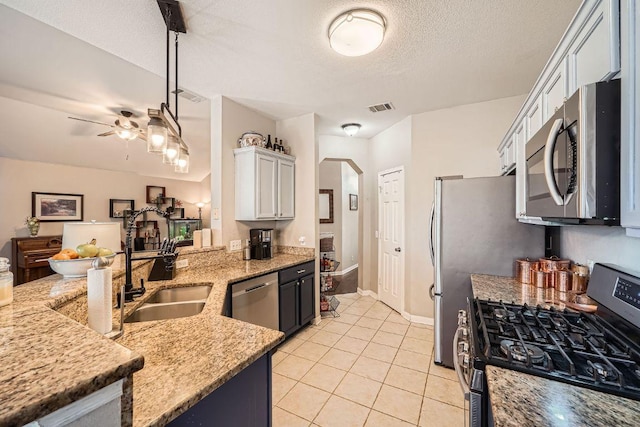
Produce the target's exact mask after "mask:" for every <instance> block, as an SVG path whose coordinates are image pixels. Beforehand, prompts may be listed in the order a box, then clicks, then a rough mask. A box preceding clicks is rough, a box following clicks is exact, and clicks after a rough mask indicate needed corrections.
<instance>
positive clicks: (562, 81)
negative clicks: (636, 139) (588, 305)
mask: <svg viewBox="0 0 640 427" xmlns="http://www.w3.org/2000/svg"><path fill="white" fill-rule="evenodd" d="M624 1H629V2H630V3H633V1H632V0H624ZM634 25H635V24H634ZM634 28H635V27H634ZM635 49H636V50H635V51H634V52H637V50H638V49H637V47H636V48H635ZM633 58H634V59H635V53H634V56H633ZM619 71H620V7H619V0H585V1H583V2H582V4H581V5H580V8H579V9H578V11H577V13H576V15H575V16H574V18H573V21H571V23H570V24H569V28H567V30H566V31H565V33H564V35H563V37H562V39H561V40H560V42H559V43H558V46H557V47H556V49H555V50H554V51H553V53H552V55H551V58H549V61H548V62H547V64H546V66H545V67H544V69H543V70H542V73H541V74H540V76H539V77H538V80H536V83H535V84H534V86H533V88H532V89H531V92H529V96H528V97H527V99H526V100H525V102H524V105H523V106H522V108H521V109H520V111H519V112H518V115H517V116H516V118H515V120H514V121H513V124H512V125H511V127H510V128H509V130H508V132H507V134H506V135H505V137H504V139H503V140H502V143H501V144H500V146H499V147H498V154H499V155H500V160H501V163H500V166H501V173H503V174H504V173H508V172H510V171H511V170H510V169H508V167H506V166H507V165H508V164H510V163H511V161H510V160H507V159H508V157H509V155H510V153H511V152H512V153H513V154H514V155H515V162H514V163H515V169H516V209H515V215H516V218H519V219H521V220H523V221H527V222H536V223H544V222H542V221H541V220H540V218H536V217H529V216H527V213H526V194H527V191H526V190H527V189H526V171H525V168H526V159H525V152H526V143H527V141H528V140H529V139H530V138H531V137H532V136H533V135H535V133H536V132H537V131H538V130H540V128H541V127H542V126H543V125H544V123H545V122H546V121H547V120H548V119H549V118H550V117H551V116H552V115H553V114H554V113H555V111H556V109H557V108H560V107H561V106H562V103H563V102H564V100H565V99H566V98H568V97H569V96H571V95H572V94H573V93H574V92H575V91H576V90H577V88H578V87H580V86H582V85H585V84H589V83H595V82H597V81H602V80H608V79H610V78H612V77H613V76H615V75H616V74H618V72H619ZM623 84H624V83H623ZM623 92H624V88H623ZM634 93H636V92H634ZM636 122H638V116H636ZM636 147H637V146H636ZM509 149H511V150H512V151H511V152H510V151H508V150H509ZM636 152H640V148H638V150H637V151H636ZM622 155H623V158H624V152H623V154H622ZM635 159H636V160H635V161H636V163H635V164H634V166H633V165H632V166H629V167H635V168H636V170H637V168H638V165H639V164H640V157H638V155H636V157H635ZM511 168H513V166H511ZM636 183H637V185H638V186H637V188H638V190H637V194H636V196H635V197H636V205H635V206H638V207H637V208H635V209H636V212H640V199H639V197H640V182H639V181H636ZM634 188H636V187H634ZM637 215H640V213H638V214H637ZM636 218H637V219H636V223H637V224H640V218H638V217H636ZM639 227H640V225H639Z"/></svg>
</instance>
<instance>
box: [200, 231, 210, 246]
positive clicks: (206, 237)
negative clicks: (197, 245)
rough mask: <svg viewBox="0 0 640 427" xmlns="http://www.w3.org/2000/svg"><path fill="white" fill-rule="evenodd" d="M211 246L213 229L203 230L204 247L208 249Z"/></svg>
mask: <svg viewBox="0 0 640 427" xmlns="http://www.w3.org/2000/svg"><path fill="white" fill-rule="evenodd" d="M210 246H211V229H210V228H203V229H202V247H203V248H208V247H210Z"/></svg>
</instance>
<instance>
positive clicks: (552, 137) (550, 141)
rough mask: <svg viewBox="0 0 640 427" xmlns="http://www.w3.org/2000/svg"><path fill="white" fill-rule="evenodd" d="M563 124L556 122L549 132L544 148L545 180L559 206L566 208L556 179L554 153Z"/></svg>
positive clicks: (559, 120)
mask: <svg viewBox="0 0 640 427" xmlns="http://www.w3.org/2000/svg"><path fill="white" fill-rule="evenodd" d="M563 123H564V119H556V121H555V122H553V125H552V126H551V131H549V136H548V137H547V143H546V144H545V147H544V178H545V180H546V181H547V187H549V194H550V195H551V198H553V201H554V202H555V204H556V205H558V206H564V200H563V197H562V194H560V190H559V189H558V184H557V182H556V177H555V175H554V173H553V152H554V150H555V149H556V143H557V141H558V133H559V132H560V129H561V128H562V125H563Z"/></svg>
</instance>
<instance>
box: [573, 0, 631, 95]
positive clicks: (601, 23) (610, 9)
mask: <svg viewBox="0 0 640 427" xmlns="http://www.w3.org/2000/svg"><path fill="white" fill-rule="evenodd" d="M619 22H620V10H619V0H602V1H600V2H599V4H598V6H597V7H596V8H595V9H594V10H593V12H592V13H591V15H590V16H589V18H588V19H587V20H586V21H585V22H584V24H583V25H582V27H581V30H580V31H579V33H578V35H577V37H576V39H575V40H574V42H573V43H572V44H571V46H570V47H569V95H571V94H573V93H574V92H575V91H576V89H578V88H579V87H580V86H582V85H585V84H589V83H594V82H597V81H601V80H607V79H609V78H610V77H612V76H613V75H615V74H616V73H617V72H618V71H620V32H619V31H620V30H619V28H620V27H619V25H618V24H619Z"/></svg>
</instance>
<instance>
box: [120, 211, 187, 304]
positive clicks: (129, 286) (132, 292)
mask: <svg viewBox="0 0 640 427" xmlns="http://www.w3.org/2000/svg"><path fill="white" fill-rule="evenodd" d="M146 212H155V213H157V214H158V215H160V216H162V217H164V218H169V216H170V215H171V212H169V211H163V210H161V209H159V208H157V207H155V206H147V207H145V208H142V209H140V210H138V211H134V212H133V214H132V215H131V217H130V218H129V223H128V224H127V235H126V237H125V243H124V245H125V246H124V256H125V269H126V272H125V284H124V301H125V302H131V301H133V298H134V297H137V296H141V295H144V293H145V292H146V289H145V287H144V280H143V279H141V280H140V287H139V288H134V287H133V283H132V282H133V279H132V267H131V264H132V262H133V261H143V260H150V259H158V258H164V259H165V263H166V264H167V265H168V266H171V267H172V266H173V263H174V262H175V258H176V254H175V253H173V252H170V253H159V254H158V253H156V254H155V255H147V256H141V257H136V258H133V254H132V247H131V231H133V229H134V228H135V224H136V221H135V220H136V218H137V217H139V216H140V215H142V214H144V213H146ZM120 301H121V298H120V293H118V307H120Z"/></svg>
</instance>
